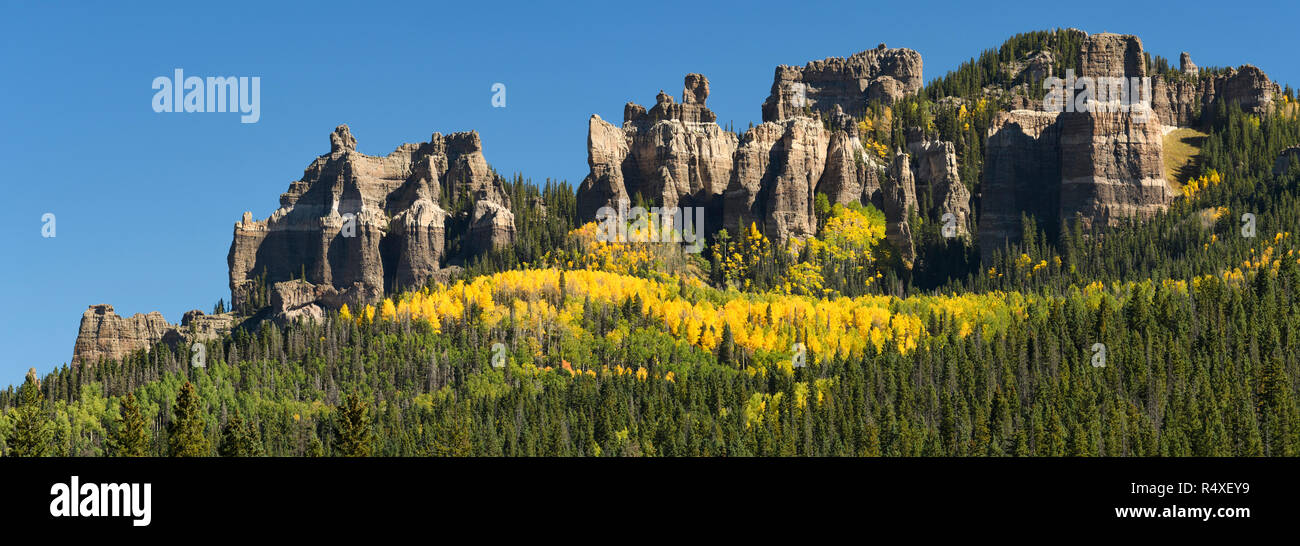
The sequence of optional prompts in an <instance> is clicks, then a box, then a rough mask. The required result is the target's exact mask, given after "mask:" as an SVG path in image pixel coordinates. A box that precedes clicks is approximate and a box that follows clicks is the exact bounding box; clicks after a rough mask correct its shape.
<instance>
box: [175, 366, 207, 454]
mask: <svg viewBox="0 0 1300 546" xmlns="http://www.w3.org/2000/svg"><path fill="white" fill-rule="evenodd" d="M202 404H203V401H202V400H200V399H199V394H198V392H197V391H196V390H195V389H194V384H192V383H190V382H188V381H186V382H185V384H184V385H182V386H181V392H180V393H178V394H177V395H176V403H175V404H174V405H173V406H172V422H171V425H170V426H169V427H168V431H167V447H168V449H169V451H170V452H171V455H172V456H173V457H207V456H209V455H210V452H211V450H212V446H211V443H210V442H209V441H208V436H207V424H206V423H205V422H204V420H203V406H202Z"/></svg>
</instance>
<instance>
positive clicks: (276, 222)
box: [227, 125, 515, 309]
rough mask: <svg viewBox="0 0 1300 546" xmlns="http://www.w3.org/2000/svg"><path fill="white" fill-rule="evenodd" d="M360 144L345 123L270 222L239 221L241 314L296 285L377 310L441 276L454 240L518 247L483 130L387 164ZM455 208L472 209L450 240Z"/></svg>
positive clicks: (236, 297)
mask: <svg viewBox="0 0 1300 546" xmlns="http://www.w3.org/2000/svg"><path fill="white" fill-rule="evenodd" d="M356 142H357V141H356V139H355V138H354V137H353V136H352V133H351V131H350V130H349V128H348V126H346V125H340V126H339V127H338V128H336V129H335V130H334V132H333V133H332V134H330V151H329V153H328V154H325V155H322V156H320V157H318V158H316V160H315V161H313V162H312V164H311V165H309V166H308V167H307V169H306V171H305V172H304V173H303V176H302V178H301V179H299V180H298V181H295V182H293V183H291V184H290V185H289V190H288V191H287V192H285V193H284V194H283V195H281V196H280V208H279V209H277V210H276V211H275V212H274V213H272V214H271V216H270V217H269V218H267V219H265V220H254V219H253V218H252V215H251V214H249V213H247V212H245V213H244V218H243V220H241V221H240V222H239V223H237V224H235V229H234V240H233V241H232V243H231V245H230V253H229V255H228V257H227V261H228V263H229V266H230V291H231V298H232V302H233V305H234V307H235V308H236V309H241V308H243V307H244V306H245V305H246V304H248V303H250V302H251V301H252V300H253V299H254V298H253V296H254V294H256V293H257V291H258V290H260V289H265V288H269V287H271V286H273V285H275V283H279V282H283V281H289V280H294V279H302V280H305V281H307V282H308V283H311V284H313V285H322V286H328V287H331V288H332V289H334V290H335V291H336V292H337V293H338V294H339V295H338V297H337V301H338V302H351V303H352V304H354V305H356V304H364V303H373V302H375V301H377V300H378V299H380V298H382V297H383V294H384V293H385V292H386V291H392V290H395V289H397V288H398V287H410V286H418V285H420V284H422V283H424V282H425V281H426V280H427V279H429V278H430V277H431V276H433V275H435V274H436V273H437V272H438V271H439V270H440V268H442V267H443V264H444V260H445V259H446V258H448V256H446V252H445V249H446V241H447V239H448V237H449V236H453V235H461V236H463V237H464V241H465V247H466V252H467V253H468V254H476V253H481V252H485V251H487V250H488V249H490V248H492V247H495V246H500V245H504V244H508V243H509V242H511V241H512V240H513V238H514V229H515V228H514V217H513V215H512V214H511V212H510V209H509V207H510V203H509V196H508V195H507V193H506V191H505V189H504V186H503V183H502V180H501V179H500V177H498V176H497V175H496V174H495V173H494V172H493V171H492V170H491V169H490V168H489V167H488V164H487V161H486V160H485V159H484V158H483V153H482V152H483V149H482V143H481V141H480V140H479V136H478V133H475V132H466V133H453V134H450V135H447V136H443V135H441V134H439V133H434V134H433V136H432V137H431V138H430V140H429V141H428V142H424V143H418V144H403V145H401V146H398V147H397V149H396V150H394V151H393V152H392V153H390V154H388V155H387V156H384V157H375V156H369V155H365V154H362V153H360V152H358V151H357V150H356ZM455 201H462V202H471V203H473V206H472V209H471V210H467V211H462V212H461V214H465V215H467V216H468V218H467V222H465V224H466V225H467V226H468V228H467V229H466V231H467V233H464V234H449V233H447V220H448V216H449V214H450V213H449V212H448V211H447V210H445V209H444V207H443V203H447V202H455ZM259 283H260V284H259ZM264 287H265V288H264ZM259 303H261V304H265V303H267V302H265V301H261V302H259Z"/></svg>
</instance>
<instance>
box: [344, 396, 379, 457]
mask: <svg viewBox="0 0 1300 546" xmlns="http://www.w3.org/2000/svg"><path fill="white" fill-rule="evenodd" d="M334 430H335V434H336V437H335V439H334V449H335V450H337V451H338V452H339V453H340V454H341V455H343V456H344V457H369V456H370V453H371V451H372V449H373V447H372V446H371V440H372V433H371V430H370V405H369V404H367V403H366V402H364V401H362V400H361V397H359V396H357V395H355V394H349V395H348V396H347V398H346V399H344V401H343V403H342V404H340V405H339V406H338V408H337V417H336V421H335V426H334Z"/></svg>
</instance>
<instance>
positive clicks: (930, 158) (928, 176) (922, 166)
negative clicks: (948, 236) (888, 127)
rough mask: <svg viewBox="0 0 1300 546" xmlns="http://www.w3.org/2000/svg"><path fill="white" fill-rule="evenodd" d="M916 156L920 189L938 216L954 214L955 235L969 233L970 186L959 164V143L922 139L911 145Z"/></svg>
mask: <svg viewBox="0 0 1300 546" xmlns="http://www.w3.org/2000/svg"><path fill="white" fill-rule="evenodd" d="M908 152H909V153H911V155H912V156H913V157H914V158H915V161H913V162H912V171H913V173H914V174H915V179H916V186H917V191H918V192H924V193H925V194H926V196H927V197H928V198H929V202H930V203H933V207H934V209H935V211H936V216H937V217H938V218H940V219H942V218H943V216H944V215H946V214H952V215H953V227H954V228H955V231H954V235H955V236H956V237H967V236H969V235H970V221H971V217H970V201H971V198H970V190H969V189H967V188H966V185H965V184H963V183H962V181H961V172H960V171H959V170H958V168H957V147H956V146H955V145H954V144H953V143H951V142H948V141H941V140H922V141H920V142H914V143H912V144H910V145H908Z"/></svg>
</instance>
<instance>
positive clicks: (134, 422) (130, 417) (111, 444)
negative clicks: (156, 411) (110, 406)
mask: <svg viewBox="0 0 1300 546" xmlns="http://www.w3.org/2000/svg"><path fill="white" fill-rule="evenodd" d="M108 449H109V453H111V454H112V455H114V456H116V457H144V456H147V455H148V454H149V429H148V427H147V426H146V425H145V423H144V416H142V415H140V404H139V402H137V401H136V399H135V394H131V393H128V394H127V395H126V397H125V398H123V399H122V405H121V407H120V408H119V409H118V415H117V427H116V428H114V429H113V432H112V433H111V434H110V435H109V437H108Z"/></svg>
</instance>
